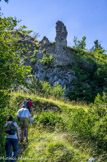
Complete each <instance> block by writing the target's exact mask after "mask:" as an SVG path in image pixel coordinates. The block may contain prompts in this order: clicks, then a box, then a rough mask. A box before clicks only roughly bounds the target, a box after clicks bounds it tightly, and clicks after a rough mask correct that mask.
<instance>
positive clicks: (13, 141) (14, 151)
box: [11, 139, 18, 162]
mask: <svg viewBox="0 0 107 162" xmlns="http://www.w3.org/2000/svg"><path fill="white" fill-rule="evenodd" d="M11 145H12V147H13V155H12V158H13V160H11V162H15V158H16V155H17V150H18V139H11Z"/></svg>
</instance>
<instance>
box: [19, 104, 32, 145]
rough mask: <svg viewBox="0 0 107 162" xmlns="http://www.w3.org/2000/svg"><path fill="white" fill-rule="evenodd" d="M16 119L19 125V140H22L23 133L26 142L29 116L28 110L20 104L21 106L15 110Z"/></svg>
mask: <svg viewBox="0 0 107 162" xmlns="http://www.w3.org/2000/svg"><path fill="white" fill-rule="evenodd" d="M17 118H18V121H20V127H21V142H23V140H24V135H25V137H26V142H28V125H29V121H30V118H31V114H30V112H29V110H28V109H27V108H26V107H25V105H22V107H21V108H20V109H19V110H18V112H17Z"/></svg>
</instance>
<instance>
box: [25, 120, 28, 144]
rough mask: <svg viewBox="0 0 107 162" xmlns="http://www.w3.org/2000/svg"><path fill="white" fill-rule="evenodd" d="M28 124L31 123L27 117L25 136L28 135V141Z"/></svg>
mask: <svg viewBox="0 0 107 162" xmlns="http://www.w3.org/2000/svg"><path fill="white" fill-rule="evenodd" d="M28 124H29V120H28V119H27V118H26V119H25V137H26V142H28Z"/></svg>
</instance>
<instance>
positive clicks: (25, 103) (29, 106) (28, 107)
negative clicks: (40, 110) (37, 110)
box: [24, 98, 33, 116]
mask: <svg viewBox="0 0 107 162" xmlns="http://www.w3.org/2000/svg"><path fill="white" fill-rule="evenodd" d="M24 105H25V107H26V108H27V109H28V110H29V112H30V113H31V116H33V104H32V101H31V99H30V98H27V99H26V100H25V101H24Z"/></svg>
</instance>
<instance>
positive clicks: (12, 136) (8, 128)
mask: <svg viewBox="0 0 107 162" xmlns="http://www.w3.org/2000/svg"><path fill="white" fill-rule="evenodd" d="M4 130H5V133H6V136H5V138H6V143H5V151H6V158H7V159H8V158H11V146H12V148H13V155H12V160H11V161H12V162H14V161H15V158H16V155H17V150H18V142H19V139H20V135H19V129H18V125H17V123H16V122H14V119H13V116H12V115H9V116H8V118H7V122H6V124H5V126H4ZM7 161H9V160H7Z"/></svg>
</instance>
